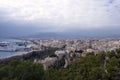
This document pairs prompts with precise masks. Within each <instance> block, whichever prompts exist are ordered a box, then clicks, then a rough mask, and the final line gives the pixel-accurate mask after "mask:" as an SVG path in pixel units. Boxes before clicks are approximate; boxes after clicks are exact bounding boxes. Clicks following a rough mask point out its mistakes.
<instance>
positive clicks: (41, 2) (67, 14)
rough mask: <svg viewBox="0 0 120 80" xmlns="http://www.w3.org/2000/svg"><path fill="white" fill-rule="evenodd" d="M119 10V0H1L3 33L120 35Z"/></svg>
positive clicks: (0, 27) (23, 34) (61, 35)
mask: <svg viewBox="0 0 120 80" xmlns="http://www.w3.org/2000/svg"><path fill="white" fill-rule="evenodd" d="M119 14H120V1H119V0H74V1H73V0H19V1H18V0H4V1H2V0H0V37H21V36H32V35H37V36H38V37H39V35H40V34H41V35H43V36H46V37H47V36H51V35H52V34H53V35H52V37H56V36H60V37H67V35H68V37H120V36H119V34H120V31H119V30H120V15H119ZM41 35H40V37H41Z"/></svg>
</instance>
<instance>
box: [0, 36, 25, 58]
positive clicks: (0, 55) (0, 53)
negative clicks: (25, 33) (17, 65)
mask: <svg viewBox="0 0 120 80" xmlns="http://www.w3.org/2000/svg"><path fill="white" fill-rule="evenodd" d="M0 41H5V42H11V43H12V42H19V41H22V40H20V39H8V38H6V39H3V38H2V39H1V38H0ZM26 53H27V52H5V51H0V59H3V58H9V57H12V56H16V55H22V54H26Z"/></svg>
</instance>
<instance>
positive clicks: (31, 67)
mask: <svg viewBox="0 0 120 80" xmlns="http://www.w3.org/2000/svg"><path fill="white" fill-rule="evenodd" d="M43 75H44V71H43V66H42V65H41V64H33V63H32V62H30V61H23V62H22V61H19V60H12V61H11V62H9V63H8V64H5V65H1V66H0V80H42V79H43Z"/></svg>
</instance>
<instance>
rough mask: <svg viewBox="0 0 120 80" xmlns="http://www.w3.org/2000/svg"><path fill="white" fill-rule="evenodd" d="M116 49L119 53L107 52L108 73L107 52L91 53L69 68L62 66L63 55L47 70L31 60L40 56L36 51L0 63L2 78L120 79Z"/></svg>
mask: <svg viewBox="0 0 120 80" xmlns="http://www.w3.org/2000/svg"><path fill="white" fill-rule="evenodd" d="M116 51H117V54H115V52H114V51H111V52H108V53H107V57H108V59H107V60H106V69H107V71H108V73H106V72H105V69H104V64H105V57H106V53H105V52H101V53H99V54H96V55H94V54H93V53H90V54H88V55H87V56H86V57H81V58H79V59H77V60H76V61H75V62H73V63H72V64H71V65H69V66H68V67H67V68H63V67H61V66H63V64H64V63H65V62H64V59H65V58H64V57H63V58H62V59H61V60H60V61H58V62H57V63H56V64H54V65H53V66H51V67H49V68H48V70H46V71H44V70H43V66H42V65H41V64H36V63H33V62H30V61H31V59H32V58H33V57H34V58H35V57H39V55H37V54H38V53H35V54H33V55H32V56H31V57H30V58H28V59H27V60H23V61H21V60H16V59H13V60H11V61H9V62H8V63H7V64H0V80H120V56H119V53H118V52H119V51H120V50H116ZM43 53H44V52H43ZM44 54H46V53H44ZM50 55H51V54H50ZM40 56H41V55H40ZM51 56H54V55H51ZM29 59H30V60H29Z"/></svg>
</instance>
